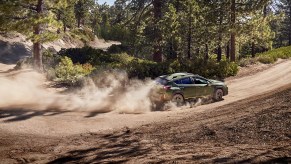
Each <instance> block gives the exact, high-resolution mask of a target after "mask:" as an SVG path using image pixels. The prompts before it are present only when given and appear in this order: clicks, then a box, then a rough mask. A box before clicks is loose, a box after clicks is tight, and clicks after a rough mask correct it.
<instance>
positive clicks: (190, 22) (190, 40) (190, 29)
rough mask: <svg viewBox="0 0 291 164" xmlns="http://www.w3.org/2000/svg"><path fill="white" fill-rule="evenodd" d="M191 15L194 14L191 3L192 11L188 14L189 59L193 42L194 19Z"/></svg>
mask: <svg viewBox="0 0 291 164" xmlns="http://www.w3.org/2000/svg"><path fill="white" fill-rule="evenodd" d="M191 15H192V6H191V5H190V12H189V16H188V26H189V27H188V38H187V41H188V43H187V57H188V59H191V44H192V43H191V42H192V20H191Z"/></svg>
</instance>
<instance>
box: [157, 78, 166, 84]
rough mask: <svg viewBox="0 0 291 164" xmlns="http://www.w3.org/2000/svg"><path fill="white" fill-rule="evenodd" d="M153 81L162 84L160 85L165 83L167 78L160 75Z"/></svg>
mask: <svg viewBox="0 0 291 164" xmlns="http://www.w3.org/2000/svg"><path fill="white" fill-rule="evenodd" d="M155 81H156V82H157V83H159V84H162V85H166V84H167V83H168V80H166V79H164V78H161V77H158V78H156V80H155Z"/></svg>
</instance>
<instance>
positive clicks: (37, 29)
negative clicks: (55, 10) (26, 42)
mask: <svg viewBox="0 0 291 164" xmlns="http://www.w3.org/2000/svg"><path fill="white" fill-rule="evenodd" d="M43 5H44V2H43V0H38V1H37V6H36V11H37V14H38V15H41V14H42V13H43ZM41 26H42V25H41V24H39V23H38V24H36V25H35V26H34V27H33V28H34V35H40V34H41V33H42V28H41ZM33 59H34V67H35V69H36V70H38V71H42V70H43V65H42V53H41V43H40V41H39V40H37V41H34V42H33Z"/></svg>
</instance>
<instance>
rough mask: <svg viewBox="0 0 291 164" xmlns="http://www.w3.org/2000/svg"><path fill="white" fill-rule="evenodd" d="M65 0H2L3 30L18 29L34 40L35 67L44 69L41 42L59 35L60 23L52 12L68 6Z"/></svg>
mask: <svg viewBox="0 0 291 164" xmlns="http://www.w3.org/2000/svg"><path fill="white" fill-rule="evenodd" d="M66 5H67V3H66V1H63V0H55V1H50V0H4V1H1V2H0V22H1V25H0V29H1V31H17V32H20V33H22V34H25V35H27V36H28V38H29V39H31V41H32V42H33V58H34V67H35V68H36V69H37V70H39V71H42V69H43V66H42V53H41V44H42V43H44V42H49V41H52V40H54V39H56V38H57V37H58V35H57V33H56V31H55V30H56V29H57V28H58V27H60V23H58V22H57V21H56V15H55V14H54V13H53V12H52V11H53V10H54V9H57V8H59V7H60V6H66Z"/></svg>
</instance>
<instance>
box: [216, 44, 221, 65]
mask: <svg viewBox="0 0 291 164" xmlns="http://www.w3.org/2000/svg"><path fill="white" fill-rule="evenodd" d="M221 56H222V48H221V44H219V45H218V48H217V61H218V62H220V61H221Z"/></svg>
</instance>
